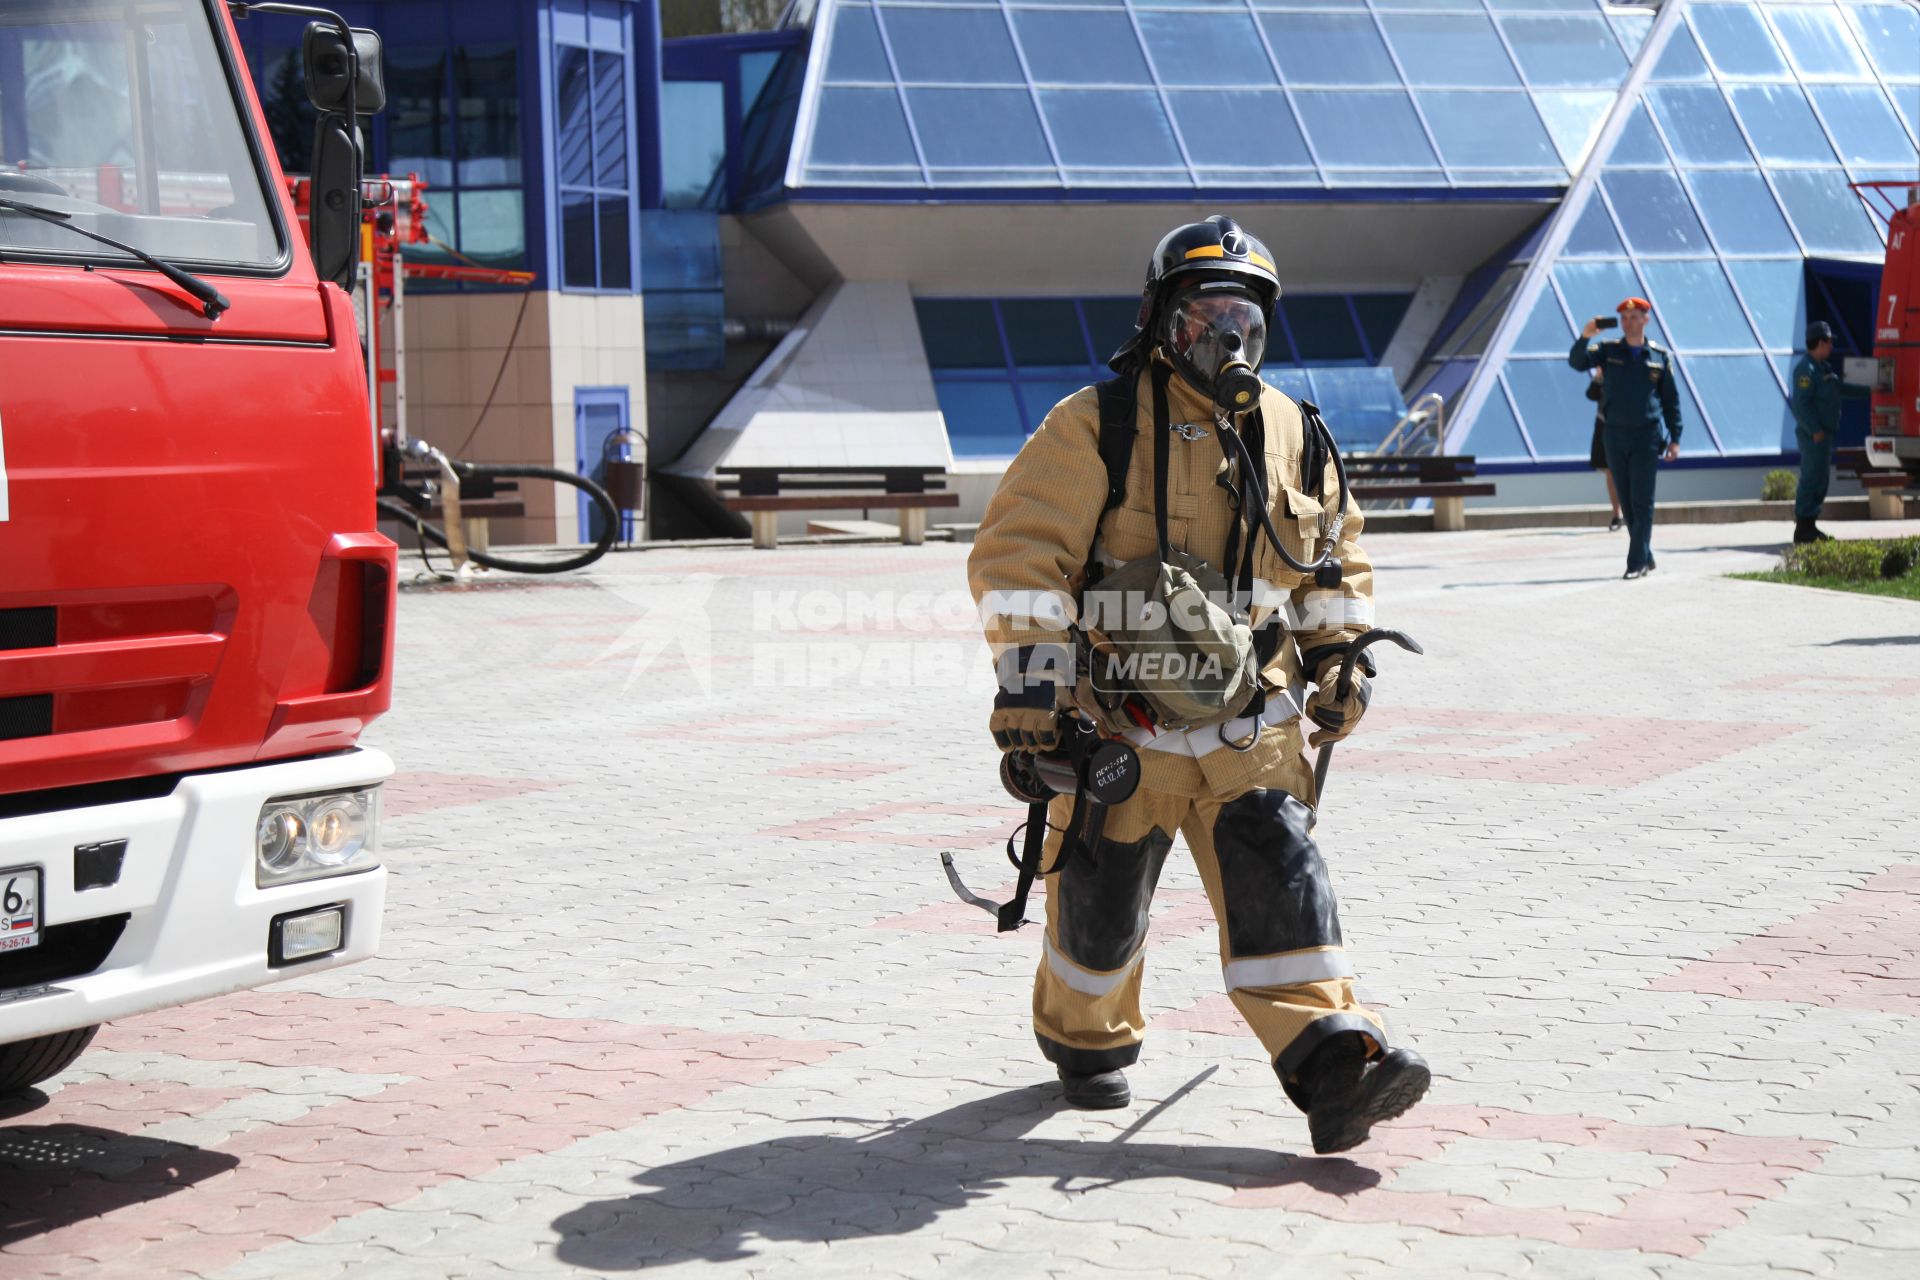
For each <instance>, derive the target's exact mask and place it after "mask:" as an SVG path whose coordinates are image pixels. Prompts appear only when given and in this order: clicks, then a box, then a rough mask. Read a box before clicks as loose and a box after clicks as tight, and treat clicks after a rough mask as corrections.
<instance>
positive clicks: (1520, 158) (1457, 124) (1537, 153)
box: [1415, 90, 1560, 171]
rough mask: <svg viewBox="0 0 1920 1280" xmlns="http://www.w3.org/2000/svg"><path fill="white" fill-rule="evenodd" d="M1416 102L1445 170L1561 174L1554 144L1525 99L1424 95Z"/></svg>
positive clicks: (1443, 93) (1518, 96)
mask: <svg viewBox="0 0 1920 1280" xmlns="http://www.w3.org/2000/svg"><path fill="white" fill-rule="evenodd" d="M1415 98H1416V100H1417V101H1418V102H1419V104H1420V110H1421V112H1422V113H1423V114H1424V115H1425V116H1426V118H1427V127H1428V128H1430V129H1432V130H1433V140H1434V141H1435V142H1436V143H1438V144H1439V147H1440V159H1441V160H1442V161H1444V162H1445V163H1446V164H1447V165H1448V166H1449V167H1452V168H1456V169H1457V168H1468V167H1482V168H1500V167H1506V168H1539V169H1549V170H1555V171H1559V170H1560V157H1559V154H1558V153H1557V152H1556V151H1555V150H1554V148H1553V140H1552V139H1551V138H1549V137H1548V136H1547V130H1546V126H1544V125H1542V124H1541V123H1540V117H1539V116H1538V115H1537V114H1536V113H1535V112H1534V109H1533V102H1532V100H1531V99H1529V98H1528V97H1527V95H1526V94H1524V93H1486V92H1474V93H1461V92H1447V91H1438V90H1427V91H1424V92H1421V93H1418V94H1416V95H1415Z"/></svg>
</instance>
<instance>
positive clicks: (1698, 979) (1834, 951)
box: [1649, 865, 1920, 1017]
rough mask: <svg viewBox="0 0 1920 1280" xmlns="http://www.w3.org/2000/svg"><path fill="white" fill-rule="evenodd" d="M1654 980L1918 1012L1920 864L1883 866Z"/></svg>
mask: <svg viewBox="0 0 1920 1280" xmlns="http://www.w3.org/2000/svg"><path fill="white" fill-rule="evenodd" d="M1649 985H1650V987H1651V988H1652V989H1653V990H1655V991H1693V992H1699V993H1701V994H1705V995H1715V996H1724V997H1726V998H1728V999H1732V1000H1784V1001H1789V1002H1792V1003H1795V1004H1812V1005H1820V1006H1823V1007H1825V1008H1829V1009H1864V1010H1871V1011H1873V1012H1877V1013H1893V1014H1904V1015H1906V1016H1908V1017H1920V866H1915V865H1905V866H1899V867H1894V868H1892V869H1891V870H1888V871H1885V872H1882V873H1881V874H1880V875H1877V876H1874V877H1873V878H1872V879H1870V880H1868V881H1867V882H1866V883H1865V884H1863V885H1861V886H1860V887H1859V888H1857V889H1852V890H1849V891H1848V892H1846V893H1844V894H1842V895H1840V897H1839V898H1838V899H1837V900H1836V901H1834V902H1832V903H1830V904H1828V905H1827V906H1824V907H1821V908H1820V909H1818V910H1816V911H1810V912H1808V913H1807V914H1805V915H1801V916H1795V917H1794V918H1793V919H1791V920H1788V921H1786V922H1785V923H1783V924H1778V925H1775V926H1774V927H1773V928H1771V929H1768V930H1766V931H1765V932H1763V933H1757V934H1754V935H1753V936H1752V937H1749V938H1743V939H1741V940H1740V941H1739V942H1736V943H1734V944H1733V945H1732V946H1730V947H1723V948H1722V949H1720V950H1719V951H1715V952H1714V953H1713V954H1711V955H1709V956H1707V957H1706V958H1705V959H1702V960H1695V961H1693V962H1692V963H1691V964H1688V965H1686V966H1685V967H1684V968H1682V969H1680V970H1679V971H1677V972H1675V973H1671V974H1668V975H1667V976H1666V977H1664V978H1659V979H1656V980H1655V981H1654V982H1652V983H1651V984H1649Z"/></svg>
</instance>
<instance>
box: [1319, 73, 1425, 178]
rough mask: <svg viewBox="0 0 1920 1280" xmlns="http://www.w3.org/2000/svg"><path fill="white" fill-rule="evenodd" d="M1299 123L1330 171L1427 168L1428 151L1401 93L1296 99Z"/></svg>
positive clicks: (1411, 104)
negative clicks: (1343, 168) (1399, 167)
mask: <svg viewBox="0 0 1920 1280" xmlns="http://www.w3.org/2000/svg"><path fill="white" fill-rule="evenodd" d="M1294 102H1295V104H1296V105H1298V106H1299V108H1300V123H1301V124H1303V125H1305V126H1306V130H1307V136H1309V137H1310V138H1312V139H1313V145H1314V150H1315V151H1316V152H1318V153H1319V156H1320V163H1321V164H1323V165H1325V166H1327V167H1329V168H1334V167H1347V168H1359V167H1369V168H1374V167H1378V168H1387V167H1391V166H1394V165H1432V164H1434V163H1435V160H1434V156H1433V148H1432V147H1430V146H1428V145H1427V135H1426V133H1425V132H1424V131H1423V130H1422V129H1421V128H1420V118H1419V117H1418V116H1416V115H1414V113H1413V103H1412V102H1410V101H1409V100H1408V99H1407V95H1406V94H1405V93H1404V92H1401V93H1311V92H1309V93H1296V94H1295V95H1294Z"/></svg>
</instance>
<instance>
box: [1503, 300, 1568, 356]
mask: <svg viewBox="0 0 1920 1280" xmlns="http://www.w3.org/2000/svg"><path fill="white" fill-rule="evenodd" d="M1572 345H1573V329H1572V327H1571V326H1569V325H1568V324H1567V317H1566V314H1565V313H1564V312H1562V311H1561V310H1560V300H1559V299H1558V298H1556V297H1554V296H1553V290H1552V289H1542V290H1541V291H1540V296H1539V297H1538V298H1536V299H1535V300H1534V304H1533V314H1532V315H1530V316H1528V317H1527V323H1526V324H1525V325H1524V326H1522V328H1521V330H1520V335H1519V336H1518V337H1517V338H1515V339H1514V341H1513V353H1514V354H1515V355H1520V356H1564V355H1566V354H1567V348H1568V347H1570V346H1572Z"/></svg>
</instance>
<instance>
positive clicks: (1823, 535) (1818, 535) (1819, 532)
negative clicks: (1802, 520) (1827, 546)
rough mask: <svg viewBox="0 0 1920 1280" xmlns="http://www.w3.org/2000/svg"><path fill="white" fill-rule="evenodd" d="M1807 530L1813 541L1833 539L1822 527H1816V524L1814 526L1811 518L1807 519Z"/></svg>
mask: <svg viewBox="0 0 1920 1280" xmlns="http://www.w3.org/2000/svg"><path fill="white" fill-rule="evenodd" d="M1807 532H1809V533H1811V534H1812V535H1813V538H1812V539H1811V540H1812V541H1814V542H1832V541H1833V535H1832V534H1830V533H1828V532H1826V531H1825V530H1823V529H1820V528H1818V527H1817V526H1815V524H1814V523H1813V521H1811V520H1809V521H1807Z"/></svg>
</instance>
